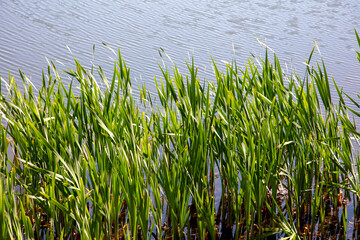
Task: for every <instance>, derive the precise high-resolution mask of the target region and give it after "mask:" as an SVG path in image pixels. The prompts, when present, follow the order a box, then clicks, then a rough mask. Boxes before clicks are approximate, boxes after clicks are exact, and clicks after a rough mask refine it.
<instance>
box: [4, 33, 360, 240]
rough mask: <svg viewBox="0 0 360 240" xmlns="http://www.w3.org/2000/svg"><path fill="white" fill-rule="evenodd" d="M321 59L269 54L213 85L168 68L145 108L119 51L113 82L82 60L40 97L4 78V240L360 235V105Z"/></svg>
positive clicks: (46, 80) (232, 69)
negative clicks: (354, 221) (359, 221)
mask: <svg viewBox="0 0 360 240" xmlns="http://www.w3.org/2000/svg"><path fill="white" fill-rule="evenodd" d="M356 36H357V39H358V42H359V46H360V40H359V37H358V35H357V33H356ZM313 51H314V50H313ZM313 51H312V52H311V54H310V57H309V59H308V61H307V63H308V66H307V69H306V75H305V77H303V78H301V77H300V76H299V75H297V74H295V73H294V74H291V75H286V74H285V73H284V72H283V70H282V69H281V66H280V63H279V60H278V58H277V57H276V55H274V56H273V59H269V55H268V54H267V53H266V54H265V58H264V59H260V58H249V59H248V62H247V63H246V64H245V66H244V67H242V68H241V67H238V66H237V63H236V62H235V61H233V62H232V63H229V64H227V65H226V69H225V70H224V71H221V70H220V69H219V68H218V67H217V65H216V63H215V62H213V68H214V77H215V81H213V82H207V81H205V82H204V81H200V79H199V77H198V76H197V71H198V69H197V67H196V66H195V63H194V60H192V61H191V62H190V63H188V64H187V67H188V74H182V73H180V72H179V70H178V68H177V67H176V66H175V67H174V68H173V69H168V68H167V67H166V66H163V67H161V68H160V70H161V72H162V77H161V78H160V79H156V80H155V83H156V88H157V95H156V96H153V95H151V94H150V93H149V92H148V91H147V89H146V86H145V85H144V86H142V87H141V88H140V95H139V96H140V101H136V100H134V97H133V95H132V86H131V80H130V69H129V68H128V67H127V66H126V64H125V61H124V60H123V58H122V57H121V54H120V51H119V52H118V59H117V61H115V64H114V71H113V76H112V77H111V79H107V77H106V76H105V74H104V72H103V71H102V69H101V68H99V69H98V73H97V74H96V73H94V72H93V71H92V70H90V71H89V70H86V69H85V68H84V67H82V66H81V64H80V63H79V62H77V61H76V60H75V69H74V70H73V69H68V71H66V72H65V74H67V76H69V77H71V79H72V82H71V83H70V84H69V85H68V86H65V85H64V84H63V82H62V77H61V75H60V74H59V73H58V70H57V69H56V67H55V65H54V64H53V63H52V62H51V63H50V64H49V66H48V68H47V71H46V72H44V73H43V76H42V86H41V88H40V89H39V90H37V91H35V90H34V87H33V85H31V84H27V78H26V76H25V75H24V74H23V73H22V72H20V78H21V80H22V82H23V90H20V88H19V87H18V85H17V83H16V81H15V78H14V77H13V76H11V75H10V76H9V80H8V81H7V82H6V81H4V80H3V79H2V81H3V84H2V89H1V92H2V94H1V96H0V113H1V118H2V123H3V124H2V127H1V128H0V149H1V155H0V163H1V172H0V178H1V181H0V214H1V217H0V237H1V239H168V238H172V239H195V238H196V239H219V238H223V239H229V238H233V239H241V238H246V239H251V238H266V237H268V238H269V239H270V238H272V239H274V238H275V239H276V238H282V237H283V238H287V239H300V238H303V239H304V238H308V239H312V238H314V237H320V238H329V237H331V236H338V237H341V238H345V237H348V238H351V237H352V238H356V237H358V234H357V232H356V231H354V233H353V235H352V236H347V235H346V234H347V233H348V232H349V231H348V230H349V228H353V229H357V226H355V225H354V226H353V225H351V226H348V223H349V219H348V216H347V213H348V204H347V201H348V202H350V201H352V202H354V203H355V202H358V199H359V197H360V181H359V166H360V158H359V154H358V153H357V152H356V149H357V146H358V145H357V142H358V141H359V137H360V133H359V132H358V131H357V129H356V124H355V122H354V120H353V119H352V118H351V117H350V115H351V116H353V117H355V118H357V117H359V116H360V113H359V109H358V108H360V105H359V104H358V103H357V100H358V99H353V98H351V97H349V96H348V95H346V94H345V93H343V92H342V90H341V89H340V88H339V87H338V86H337V85H336V83H335V81H334V85H335V89H334V90H333V91H332V90H331V89H330V77H329V75H328V73H327V71H326V68H325V64H324V63H323V62H321V63H317V64H315V66H311V65H310V61H311V58H312V54H313ZM357 54H358V58H359V56H360V55H359V53H357ZM359 61H360V59H359ZM102 85H103V86H105V87H103V88H100V87H99V86H102ZM3 93H5V94H3ZM334 93H335V94H337V96H336V97H333V96H332V94H334ZM155 98H156V99H157V100H158V102H159V105H155V100H154V99H155ZM334 99H339V101H338V102H334ZM347 101H350V102H351V103H352V104H353V105H354V106H355V107H353V108H350V107H349V106H348V105H346V102H347ZM140 109H141V110H140ZM216 198H219V201H215V199H216ZM358 217H359V215H358V213H357V212H356V211H355V218H358Z"/></svg>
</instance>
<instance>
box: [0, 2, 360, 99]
mask: <svg viewBox="0 0 360 240" xmlns="http://www.w3.org/2000/svg"><path fill="white" fill-rule="evenodd" d="M0 9H1V14H0V74H1V75H2V76H3V78H5V79H6V78H7V74H8V71H9V70H10V71H11V72H12V73H13V74H17V71H18V68H21V70H23V71H24V72H25V73H26V74H27V75H28V76H30V77H31V80H32V82H34V84H35V85H40V76H41V70H42V69H43V68H46V66H47V62H46V58H45V57H47V58H49V59H51V60H54V61H55V62H61V63H63V64H64V65H62V64H60V63H56V65H57V67H58V68H60V69H66V68H67V67H70V68H71V67H73V66H74V64H73V56H74V57H76V58H77V59H78V60H79V61H80V62H81V63H82V64H84V65H85V66H88V67H90V66H91V65H92V64H93V63H94V64H95V65H101V66H102V67H103V68H104V69H105V70H106V71H107V72H111V69H112V66H113V60H111V58H112V57H115V56H114V55H113V53H112V52H111V51H110V50H108V49H107V48H106V47H105V46H103V45H102V43H103V42H104V43H106V44H108V45H109V46H111V47H113V48H115V49H116V48H117V47H120V49H121V52H122V55H123V56H124V57H125V60H126V61H127V64H128V66H130V67H131V72H132V79H133V80H134V83H135V84H142V83H143V82H145V83H146V85H147V86H148V88H149V89H150V90H151V91H155V85H154V82H153V77H154V76H159V75H160V71H159V69H158V65H157V64H158V62H161V58H160V57H159V54H158V50H159V49H160V48H163V49H164V50H165V51H166V52H167V53H168V55H169V56H170V57H171V59H172V60H173V61H174V62H176V63H177V64H178V65H179V67H180V69H181V70H182V71H184V70H185V64H184V61H185V60H189V56H194V57H195V63H196V65H197V66H199V71H200V73H201V77H202V79H204V78H207V79H208V80H211V78H212V74H211V73H212V69H211V61H210V56H212V57H213V58H214V59H215V61H216V62H218V63H219V66H223V65H222V63H221V62H220V61H221V60H225V61H231V59H233V58H236V59H237V61H238V63H241V64H242V63H243V62H245V61H246V58H247V57H249V56H250V52H251V53H253V54H255V55H256V56H259V55H263V54H264V49H263V47H262V46H261V45H260V44H259V43H258V41H257V38H258V39H259V40H260V41H262V42H263V43H265V44H267V45H268V46H270V47H271V48H272V49H273V50H274V51H275V52H276V53H277V55H278V56H279V58H280V60H281V63H282V64H283V66H284V68H285V66H287V67H288V69H289V71H292V70H296V71H297V72H298V73H300V74H302V73H303V72H304V70H305V66H304V65H303V62H304V61H305V59H306V58H307V57H308V56H309V53H310V51H311V49H312V47H313V46H314V42H313V40H315V41H316V43H317V45H318V46H319V49H320V51H321V56H322V57H323V58H324V59H325V62H326V64H327V68H328V72H329V73H330V74H332V75H333V76H334V78H335V79H336V81H337V83H338V84H339V85H340V86H342V87H344V90H345V91H346V92H348V93H350V94H354V93H355V91H356V90H357V89H358V87H359V81H358V78H359V76H360V64H359V63H357V60H356V55H355V50H358V49H359V48H358V46H357V43H356V38H355V35H354V28H357V29H358V30H359V31H360V4H359V3H358V0H347V1H337V0H289V1H281V0H279V1H266V2H264V1H260V0H247V1H246V0H242V1H227V0H225V1H214V0H211V1H205V0H199V1H195V2H194V1H189V0H184V1H165V0H154V1H147V0H142V1H129V0H125V1H116V0H106V1H105V0H88V1H83V0H81V1H65V0H57V1H50V0H43V1H40V0H26V1H25V0H1V1H0ZM94 44H95V49H96V50H95V57H94V61H93V60H92V50H93V45H94ZM67 46H68V47H69V48H70V49H71V52H72V53H70V51H69V49H68V48H67ZM317 56H319V54H317ZM241 64H240V65H241Z"/></svg>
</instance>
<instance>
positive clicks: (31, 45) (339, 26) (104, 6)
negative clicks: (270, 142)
mask: <svg viewBox="0 0 360 240" xmlns="http://www.w3.org/2000/svg"><path fill="white" fill-rule="evenodd" d="M0 9H1V10H0V12H1V14H0V74H1V76H2V77H3V78H4V79H5V80H6V79H7V74H8V71H9V70H10V71H11V73H12V74H14V75H17V71H18V68H20V69H21V70H22V71H24V72H25V73H26V74H27V75H28V76H29V77H30V79H31V80H32V82H33V83H34V84H35V85H40V84H41V78H40V77H41V71H42V69H45V68H46V66H47V60H46V57H47V58H48V59H51V60H53V61H55V63H56V65H57V66H58V68H59V69H66V68H67V67H70V68H72V67H73V66H74V63H73V57H76V58H77V59H78V60H79V61H80V63H82V64H84V65H85V66H87V67H90V66H91V65H92V64H95V65H96V66H98V65H101V66H102V67H103V68H104V69H105V71H106V72H108V73H110V72H111V69H112V67H113V60H112V58H114V57H115V56H114V55H113V53H112V52H111V51H110V50H109V49H107V48H106V47H105V46H104V45H103V44H102V43H106V44H107V45H108V46H111V47H112V48H113V49H116V48H117V47H119V48H120V49H121V52H122V55H123V57H124V58H125V60H126V62H127V65H128V66H129V67H130V68H131V73H132V79H133V80H134V83H135V84H142V83H146V85H147V86H148V88H149V89H150V90H151V91H155V84H154V81H153V78H154V76H159V75H160V70H159V68H158V63H160V62H161V58H160V56H159V53H158V51H159V49H164V50H165V51H166V52H167V54H168V55H169V56H170V57H171V59H172V60H173V61H174V62H176V63H177V64H178V65H179V67H180V70H182V71H184V72H185V64H184V62H185V60H189V58H190V57H191V56H194V58H195V64H196V65H197V66H199V70H200V73H201V77H202V78H203V79H204V78H207V79H208V80H211V79H212V69H211V58H210V57H213V58H214V60H215V61H216V62H217V63H218V64H219V66H222V67H223V65H222V63H221V60H225V61H231V60H232V59H234V58H235V59H237V61H238V64H239V65H240V66H241V65H242V63H244V62H245V61H246V58H247V57H249V56H250V53H253V54H254V55H255V56H262V55H263V54H264V52H265V50H264V48H263V46H262V45H261V44H260V43H259V42H258V40H260V41H261V42H262V43H264V44H266V45H268V46H269V47H271V49H273V50H274V51H275V52H276V53H277V55H278V57H279V58H280V60H281V63H282V64H283V68H284V69H286V68H285V66H287V67H288V71H289V72H292V71H296V72H297V73H299V74H302V73H304V71H305V65H304V64H303V63H304V61H305V59H307V58H308V56H309V54H310V52H311V50H312V48H313V46H314V41H316V43H317V45H318V47H319V49H320V53H319V52H316V58H317V59H320V57H322V58H323V59H324V60H325V63H326V66H327V70H328V73H330V74H331V75H333V76H334V78H335V80H336V82H337V83H338V85H340V86H342V87H343V88H344V91H345V92H347V93H349V94H350V95H352V96H354V95H355V94H356V93H358V89H359V87H360V81H359V77H360V64H359V63H358V61H357V60H356V54H355V51H356V50H357V51H360V50H359V46H358V45H357V42H356V38H355V34H354V28H356V29H357V30H358V31H359V32H360V4H359V2H358V0H345V1H338V0H276V1H275V0H271V1H262V0H241V1H240V0H232V1H229V0H223V1H215V0H206V1H205V0H198V1H189V0H183V1H179V0H176V1H175V0H174V1H165V0H152V1H150V0H141V1H139V0H131V1H130V0H124V1H116V0H87V1H84V0H78V1H67V0H56V1H54V0H42V1H40V0H2V1H0ZM257 39H258V40H257ZM94 44H95V56H94V59H93V56H92V52H93V46H94ZM69 49H71V51H70V50H69ZM17 79H18V80H19V78H17ZM349 216H350V217H349V219H350V222H351V221H352V222H354V219H352V218H351V216H353V213H349ZM353 229H355V228H353Z"/></svg>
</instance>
